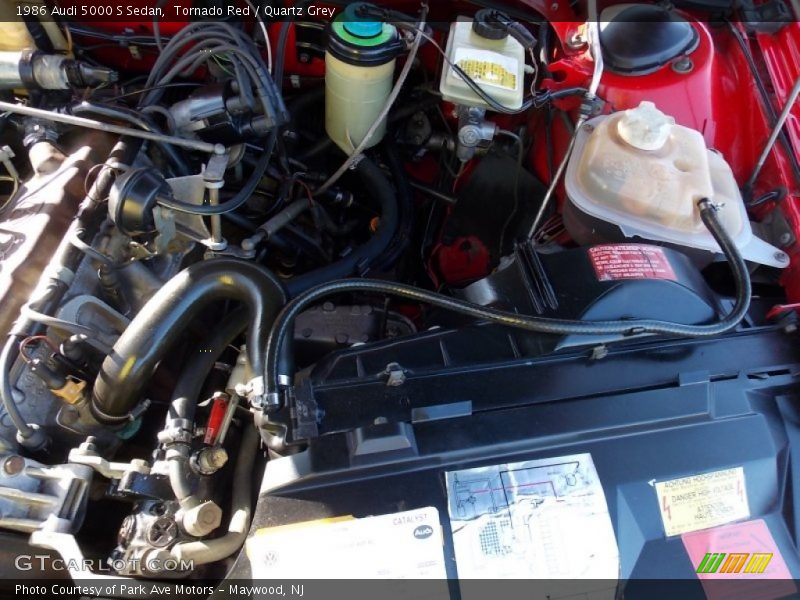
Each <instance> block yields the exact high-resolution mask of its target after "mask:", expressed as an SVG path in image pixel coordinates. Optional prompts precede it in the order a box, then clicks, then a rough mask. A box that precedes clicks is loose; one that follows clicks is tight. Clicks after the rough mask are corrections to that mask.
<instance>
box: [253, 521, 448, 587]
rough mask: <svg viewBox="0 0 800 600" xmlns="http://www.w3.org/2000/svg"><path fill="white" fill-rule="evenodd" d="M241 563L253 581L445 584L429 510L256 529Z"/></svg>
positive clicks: (439, 546) (435, 524)
mask: <svg viewBox="0 0 800 600" xmlns="http://www.w3.org/2000/svg"><path fill="white" fill-rule="evenodd" d="M247 557H248V558H249V559H250V566H251V569H252V573H253V579H309V578H311V579H439V580H443V581H445V583H446V579H447V573H446V570H445V564H444V551H443V547H442V526H441V524H440V523H439V511H438V510H436V508H434V507H429V508H420V509H417V510H409V511H405V512H399V513H392V514H388V515H380V516H375V517H365V518H363V519H352V518H341V519H325V520H321V521H310V522H306V523H300V524H297V525H287V526H284V527H272V528H267V529H259V530H258V531H257V532H256V534H255V535H254V536H253V537H251V538H250V539H248V540H247ZM446 589H447V587H446V585H445V586H444V591H445V593H446Z"/></svg>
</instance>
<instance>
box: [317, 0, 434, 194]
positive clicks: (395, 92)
mask: <svg viewBox="0 0 800 600" xmlns="http://www.w3.org/2000/svg"><path fill="white" fill-rule="evenodd" d="M427 15H428V5H427V4H423V5H422V12H421V14H420V19H419V24H418V25H417V35H416V37H415V38H414V43H413V44H412V45H411V50H410V51H409V52H408V56H407V57H406V63H405V64H404V65H403V70H402V71H400V75H399V76H398V77H397V81H396V82H395V84H394V87H393V88H392V91H391V93H390V94H389V97H388V98H387V99H386V104H385V105H384V106H383V109H382V110H381V112H380V113H379V114H378V116H377V117H376V119H375V121H374V122H373V123H372V125H371V126H370V128H369V129H368V130H367V133H366V135H364V139H363V140H361V143H360V144H358V146H356V147H355V148H354V149H353V151H352V152H351V153H350V156H348V157H347V160H345V161H344V162H343V163H342V166H340V167H339V168H338V169H337V170H336V172H335V173H334V174H333V175H331V176H330V177H329V178H328V180H327V181H326V182H325V183H323V184H322V185H321V186H320V187H319V188H317V190H316V191H315V192H314V195H315V196H319V195H320V194H323V193H325V192H326V191H327V190H328V189H330V187H331V186H332V185H333V184H335V183H336V182H337V181H339V178H340V177H341V176H342V175H344V174H345V173H346V172H347V170H348V169H349V168H350V167H351V166H352V165H353V164H354V163H355V162H356V160H358V157H359V156H361V153H362V152H364V149H365V148H366V147H367V146H368V145H369V142H370V140H371V139H372V136H373V135H375V132H376V131H378V128H379V127H380V126H381V123H383V121H384V119H386V118H387V117H388V116H389V111H390V110H392V106H393V105H394V103H395V100H397V97H398V96H399V95H400V91H401V89H402V87H403V84H405V82H406V79H407V78H408V74H409V73H410V72H411V68H412V67H413V66H414V59H415V58H416V57H417V51H418V50H419V46H420V44H421V43H422V35H421V34H422V30H423V28H424V27H425V19H426V17H427Z"/></svg>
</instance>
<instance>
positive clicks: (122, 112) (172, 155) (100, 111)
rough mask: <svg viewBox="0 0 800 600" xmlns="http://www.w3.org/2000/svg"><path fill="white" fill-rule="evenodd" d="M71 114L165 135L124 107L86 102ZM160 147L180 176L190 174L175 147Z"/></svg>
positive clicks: (77, 106) (169, 145) (72, 109)
mask: <svg viewBox="0 0 800 600" xmlns="http://www.w3.org/2000/svg"><path fill="white" fill-rule="evenodd" d="M70 112H72V114H75V115H80V114H86V113H89V114H94V115H100V116H101V117H108V118H110V119H118V120H121V121H124V122H125V123H128V124H129V125H133V126H134V127H138V128H140V129H142V130H143V131H149V132H150V133H158V134H163V133H164V132H163V131H161V129H159V128H158V127H157V126H156V125H155V124H154V123H152V122H151V121H150V120H149V119H146V118H144V117H143V116H142V115H140V114H137V113H136V112H134V111H131V110H127V109H125V108H122V107H117V106H108V105H106V104H98V103H94V102H86V101H84V102H81V103H80V104H76V105H74V106H72V107H71V108H70ZM158 145H159V147H160V148H161V149H162V150H163V151H164V154H166V155H167V158H168V159H169V161H170V163H172V166H173V167H174V168H175V170H176V172H177V174H178V175H188V174H189V167H188V165H187V164H186V161H184V160H183V158H182V157H181V155H180V154H178V152H177V149H176V148H175V146H173V145H172V144H169V143H164V142H158Z"/></svg>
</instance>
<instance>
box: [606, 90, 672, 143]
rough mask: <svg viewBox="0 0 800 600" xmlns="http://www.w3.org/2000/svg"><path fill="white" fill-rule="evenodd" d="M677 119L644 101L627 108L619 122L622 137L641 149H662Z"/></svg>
mask: <svg viewBox="0 0 800 600" xmlns="http://www.w3.org/2000/svg"><path fill="white" fill-rule="evenodd" d="M674 124H675V119H673V118H672V117H668V116H667V115H665V114H664V113H663V112H661V111H660V110H658V109H657V108H656V105H655V104H653V103H652V102H646V101H645V102H642V103H641V104H640V105H639V106H637V107H636V108H631V109H630V110H626V111H625V114H624V115H623V116H622V118H621V119H620V120H619V122H618V123H617V131H618V132H619V135H620V137H621V138H622V139H623V140H625V141H626V142H627V143H628V144H630V145H631V146H633V147H634V148H638V149H639V150H660V149H661V148H663V147H664V144H666V143H667V140H668V139H669V134H670V132H671V131H672V126H673V125H674Z"/></svg>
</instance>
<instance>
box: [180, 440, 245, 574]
mask: <svg viewBox="0 0 800 600" xmlns="http://www.w3.org/2000/svg"><path fill="white" fill-rule="evenodd" d="M242 438H243V439H242V445H241V449H240V450H239V457H238V458H237V460H236V469H235V470H234V473H233V486H232V487H233V497H232V499H231V511H230V514H231V520H230V523H229V524H228V531H227V532H226V533H225V534H224V535H222V536H220V537H218V538H215V539H213V540H198V541H196V542H179V543H177V544H175V545H174V546H173V547H172V549H171V550H170V554H172V556H173V557H174V558H176V559H177V560H189V561H192V562H194V564H195V565H205V564H208V563H212V562H216V561H218V560H222V559H223V558H227V557H228V556H230V555H231V554H233V553H234V552H236V551H237V550H238V549H239V548H241V547H242V544H244V541H245V539H247V530H248V528H249V527H250V517H251V515H252V512H253V511H252V504H251V501H250V491H251V486H252V481H253V466H254V465H255V461H256V457H257V455H258V433H257V431H256V429H255V428H254V427H252V426H249V427H247V429H245V432H244V435H243V436H242Z"/></svg>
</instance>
